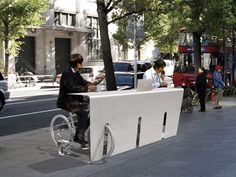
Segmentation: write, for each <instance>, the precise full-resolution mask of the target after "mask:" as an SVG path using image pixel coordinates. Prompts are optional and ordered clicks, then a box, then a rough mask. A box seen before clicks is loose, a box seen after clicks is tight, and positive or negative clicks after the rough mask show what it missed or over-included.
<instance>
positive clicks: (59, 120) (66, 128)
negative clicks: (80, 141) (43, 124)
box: [50, 114, 72, 145]
mask: <svg viewBox="0 0 236 177" xmlns="http://www.w3.org/2000/svg"><path fill="white" fill-rule="evenodd" d="M50 133H51V137H52V139H53V142H54V143H55V144H56V145H58V143H64V144H69V143H70V141H71V138H72V127H71V125H70V122H69V120H68V119H67V118H66V117H65V116H63V115H60V114H59V115H56V116H54V117H53V118H52V121H51V124H50Z"/></svg>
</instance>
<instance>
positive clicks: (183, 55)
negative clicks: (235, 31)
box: [178, 30, 236, 85]
mask: <svg viewBox="0 0 236 177" xmlns="http://www.w3.org/2000/svg"><path fill="white" fill-rule="evenodd" d="M233 50H234V52H233ZM178 52H179V61H178V63H179V64H180V65H181V66H182V67H183V68H184V67H186V68H188V67H189V66H190V65H194V63H195V60H194V47H193V35H192V33H191V32H186V31H185V30H183V31H181V32H180V37H179V45H178ZM201 52H202V53H201V65H202V66H204V68H205V69H208V70H210V71H211V72H213V71H214V68H215V66H216V65H221V66H222V68H223V78H224V81H225V82H226V83H227V84H228V85H229V84H230V83H232V79H233V77H232V76H233V73H232V72H233V70H234V69H233V68H234V67H235V66H233V55H234V53H235V54H236V49H235V48H234V47H233V44H232V41H231V39H227V40H223V39H219V38H217V37H215V36H212V37H209V36H207V35H202V37H201ZM234 78H236V77H234Z"/></svg>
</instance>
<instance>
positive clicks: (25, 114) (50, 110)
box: [0, 108, 61, 120]
mask: <svg viewBox="0 0 236 177" xmlns="http://www.w3.org/2000/svg"><path fill="white" fill-rule="evenodd" d="M59 110H61V109H59V108H57V109H49V110H44V111H36V112H30V113H24V114H16V115H11V116H4V117H0V120H2V119H9V118H13V117H21V116H28V115H33V114H41V113H46V112H53V111H59Z"/></svg>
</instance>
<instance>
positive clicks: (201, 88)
mask: <svg viewBox="0 0 236 177" xmlns="http://www.w3.org/2000/svg"><path fill="white" fill-rule="evenodd" d="M206 86H207V83H206V71H205V69H204V67H202V66H200V67H199V69H198V75H197V78H196V91H197V94H198V97H199V102H200V110H199V111H200V112H205V111H206V103H205V97H206Z"/></svg>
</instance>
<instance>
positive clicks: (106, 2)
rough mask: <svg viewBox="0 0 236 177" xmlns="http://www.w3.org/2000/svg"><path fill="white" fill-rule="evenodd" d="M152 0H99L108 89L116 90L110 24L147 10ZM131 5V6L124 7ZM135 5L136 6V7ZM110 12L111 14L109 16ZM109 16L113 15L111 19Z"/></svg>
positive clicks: (98, 9)
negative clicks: (109, 32)
mask: <svg viewBox="0 0 236 177" xmlns="http://www.w3.org/2000/svg"><path fill="white" fill-rule="evenodd" d="M151 1H152V0H145V1H143V0H97V12H98V19H99V25H100V34H101V45H102V55H103V62H104V66H105V74H106V83H107V90H116V89H117V87H116V81H115V75H114V68H113V64H112V55H111V46H110V39H109V35H108V25H109V24H110V23H114V22H116V21H117V20H121V19H123V18H125V17H126V16H129V15H132V14H135V13H141V12H143V11H145V10H146V7H147V4H148V3H150V2H151ZM122 7H130V8H127V9H126V8H122ZM134 7H135V8H134ZM109 13H112V14H110V16H109ZM109 17H113V18H112V19H109Z"/></svg>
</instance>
